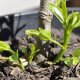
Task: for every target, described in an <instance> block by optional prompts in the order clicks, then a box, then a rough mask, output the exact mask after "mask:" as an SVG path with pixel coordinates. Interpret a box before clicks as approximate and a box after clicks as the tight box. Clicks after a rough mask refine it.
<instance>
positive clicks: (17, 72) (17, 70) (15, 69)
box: [10, 67, 22, 76]
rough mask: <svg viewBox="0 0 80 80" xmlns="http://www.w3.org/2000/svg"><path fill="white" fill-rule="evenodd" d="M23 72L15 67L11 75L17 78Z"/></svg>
mask: <svg viewBox="0 0 80 80" xmlns="http://www.w3.org/2000/svg"><path fill="white" fill-rule="evenodd" d="M21 72H22V71H21V69H20V68H19V67H15V68H14V69H13V70H12V71H11V73H10V74H11V75H12V76H17V75H18V74H20V73H21Z"/></svg>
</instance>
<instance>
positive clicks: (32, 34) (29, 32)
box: [25, 29, 39, 36]
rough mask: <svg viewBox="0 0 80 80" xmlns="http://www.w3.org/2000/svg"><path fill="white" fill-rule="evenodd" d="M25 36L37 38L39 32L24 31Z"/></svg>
mask: <svg viewBox="0 0 80 80" xmlns="http://www.w3.org/2000/svg"><path fill="white" fill-rule="evenodd" d="M25 34H26V35H28V36H39V31H38V30H32V29H30V30H26V31H25Z"/></svg>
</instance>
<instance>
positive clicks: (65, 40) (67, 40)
mask: <svg viewBox="0 0 80 80" xmlns="http://www.w3.org/2000/svg"><path fill="white" fill-rule="evenodd" d="M69 38H70V32H69V30H67V29H65V30H64V41H63V47H64V48H61V50H60V51H59V53H58V55H57V57H56V58H55V59H54V61H53V63H56V62H58V61H59V60H60V59H61V58H62V56H63V54H64V53H65V52H66V50H67V47H68V42H69Z"/></svg>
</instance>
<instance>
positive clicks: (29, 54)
mask: <svg viewBox="0 0 80 80" xmlns="http://www.w3.org/2000/svg"><path fill="white" fill-rule="evenodd" d="M21 50H22V52H23V53H24V54H25V56H26V59H27V61H28V63H29V64H31V63H32V60H33V58H34V57H35V55H36V53H37V52H38V51H39V49H36V46H35V45H34V44H32V43H31V44H30V45H29V49H26V48H25V47H22V49H21Z"/></svg>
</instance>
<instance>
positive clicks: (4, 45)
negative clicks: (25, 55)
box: [0, 41, 24, 70]
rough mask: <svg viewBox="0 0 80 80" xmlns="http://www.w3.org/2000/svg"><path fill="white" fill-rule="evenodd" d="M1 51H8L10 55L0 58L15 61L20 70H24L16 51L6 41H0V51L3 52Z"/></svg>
mask: <svg viewBox="0 0 80 80" xmlns="http://www.w3.org/2000/svg"><path fill="white" fill-rule="evenodd" d="M3 51H8V52H10V54H11V56H9V57H0V59H3V60H8V61H11V62H16V63H17V65H18V66H19V67H20V68H21V69H22V70H24V65H23V64H22V62H21V60H20V58H19V53H18V51H16V52H14V51H13V50H12V49H11V48H10V46H9V45H8V44H7V43H6V42H4V41H0V52H3Z"/></svg>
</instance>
